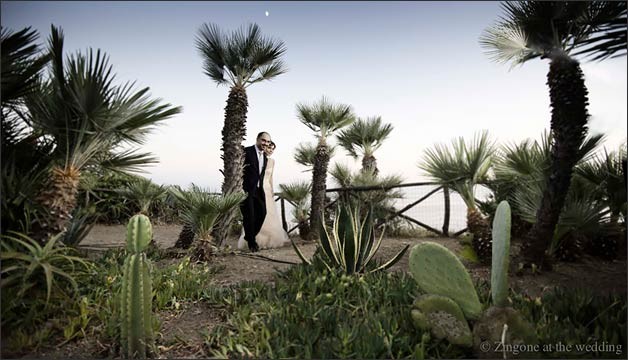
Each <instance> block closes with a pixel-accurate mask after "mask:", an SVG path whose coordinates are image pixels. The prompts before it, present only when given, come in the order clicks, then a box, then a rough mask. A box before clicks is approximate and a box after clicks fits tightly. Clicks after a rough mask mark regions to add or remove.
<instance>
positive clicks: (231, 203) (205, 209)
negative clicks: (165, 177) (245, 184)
mask: <svg viewBox="0 0 628 360" xmlns="http://www.w3.org/2000/svg"><path fill="white" fill-rule="evenodd" d="M170 191H171V193H172V194H173V195H174V196H175V197H176V198H177V200H178V201H179V203H180V206H181V209H182V211H181V220H182V221H183V223H184V225H187V226H189V227H190V228H191V229H192V231H193V232H194V235H195V236H196V239H197V244H196V248H195V249H194V258H195V259H198V260H207V256H208V255H209V254H210V253H211V250H210V248H211V242H212V236H211V232H212V230H213V228H214V225H215V224H216V221H217V220H219V219H220V218H221V217H224V216H226V215H227V214H229V213H230V212H231V211H232V210H233V209H235V208H237V207H238V205H239V204H240V203H241V202H242V201H243V200H244V199H245V198H246V194H244V193H243V192H242V191H239V192H236V193H232V194H227V195H223V196H220V195H213V194H212V193H211V192H210V191H209V190H208V189H203V188H202V187H199V186H197V185H194V184H192V186H191V188H190V189H189V190H188V191H181V189H180V188H174V187H173V188H171V190H170Z"/></svg>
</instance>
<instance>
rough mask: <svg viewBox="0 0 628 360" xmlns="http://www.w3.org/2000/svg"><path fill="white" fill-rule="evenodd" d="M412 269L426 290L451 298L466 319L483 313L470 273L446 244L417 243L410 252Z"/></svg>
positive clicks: (414, 275)
mask: <svg viewBox="0 0 628 360" xmlns="http://www.w3.org/2000/svg"><path fill="white" fill-rule="evenodd" d="M410 272H411V273H412V277H413V278H414V280H415V281H416V282H417V284H418V285H419V287H420V288H421V289H422V290H423V291H425V292H426V293H428V294H436V295H442V296H446V297H449V298H451V299H452V300H453V301H455V302H456V304H458V306H460V308H461V309H462V312H463V313H464V315H465V317H466V318H467V319H477V318H478V317H479V316H480V313H481V312H482V304H481V303H480V300H479V298H478V294H477V292H476V291H475V287H474V286H473V282H472V281H471V276H469V273H468V272H467V269H466V268H465V267H464V265H462V263H461V262H460V260H458V258H457V257H456V255H454V254H453V253H452V252H451V251H449V250H448V249H447V248H446V247H444V246H442V245H439V244H436V243H434V242H424V243H421V244H418V245H416V246H414V247H413V248H412V251H411V252H410Z"/></svg>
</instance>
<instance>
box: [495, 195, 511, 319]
mask: <svg viewBox="0 0 628 360" xmlns="http://www.w3.org/2000/svg"><path fill="white" fill-rule="evenodd" d="M509 263H510V206H509V205H508V202H507V201H502V202H500V203H499V206H498V207H497V211H496V212H495V219H494V220H493V257H492V266H491V296H492V297H493V304H494V305H495V306H500V307H503V306H507V305H508V303H507V301H506V300H507V298H508V265H509Z"/></svg>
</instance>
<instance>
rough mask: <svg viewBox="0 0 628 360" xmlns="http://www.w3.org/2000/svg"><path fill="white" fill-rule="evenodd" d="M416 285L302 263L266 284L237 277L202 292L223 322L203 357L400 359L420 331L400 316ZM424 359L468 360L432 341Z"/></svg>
mask: <svg viewBox="0 0 628 360" xmlns="http://www.w3.org/2000/svg"><path fill="white" fill-rule="evenodd" d="M416 292H417V288H416V284H415V282H414V281H412V279H411V278H409V277H408V276H407V275H405V274H404V273H386V272H376V273H368V274H365V275H359V276H348V275H346V274H345V273H344V272H343V271H341V270H339V269H334V270H333V271H329V270H326V269H325V267H324V265H322V264H320V263H315V264H314V266H306V265H304V264H300V265H296V266H293V267H291V268H290V269H289V270H287V271H285V272H283V273H280V274H278V275H277V276H276V279H275V282H274V286H272V287H271V286H268V285H266V284H263V283H260V282H245V283H241V284H239V285H237V286H236V287H233V288H223V289H221V290H218V289H215V290H213V291H211V292H208V293H207V294H206V299H207V300H208V301H209V302H210V303H211V304H212V306H216V307H219V308H221V309H223V311H224V314H225V316H226V323H225V324H224V325H223V324H220V325H218V326H216V327H215V328H213V329H212V331H211V333H210V334H209V336H208V338H207V346H208V348H209V351H210V354H209V356H211V357H220V358H225V357H228V358H233V357H242V356H247V357H253V358H302V359H309V358H315V359H329V358H347V357H349V358H361V359H376V358H389V359H391V358H406V357H413V356H414V355H415V345H416V344H419V343H420V342H421V339H422V338H423V334H424V333H423V332H421V331H417V330H416V329H415V328H414V326H413V324H412V320H411V318H410V317H409V316H407V314H408V313H409V312H410V310H411V306H412V301H413V299H414V296H415V295H414V294H415V293H416ZM423 351H424V354H425V357H426V358H440V357H449V358H452V357H453V358H457V357H468V355H469V353H468V352H467V351H466V350H464V349H460V348H457V347H454V346H452V345H449V344H445V343H443V342H438V341H429V342H426V343H425V344H424V349H423Z"/></svg>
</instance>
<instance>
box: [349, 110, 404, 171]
mask: <svg viewBox="0 0 628 360" xmlns="http://www.w3.org/2000/svg"><path fill="white" fill-rule="evenodd" d="M392 130H393V126H392V125H391V124H382V118H381V117H380V116H376V117H371V118H367V119H358V120H357V121H355V122H354V123H353V124H351V126H349V127H348V128H346V129H344V130H342V131H341V132H340V134H338V136H337V137H338V143H339V144H340V146H342V147H343V148H345V150H347V152H348V153H349V155H351V156H352V157H353V158H354V159H357V158H358V154H359V153H361V154H362V170H363V171H366V170H372V171H373V172H374V173H375V175H377V173H378V169H377V160H376V159H375V156H374V155H373V153H374V152H375V151H376V150H377V149H379V148H380V146H382V142H383V141H384V140H385V139H386V138H387V137H388V135H390V132H391V131H392Z"/></svg>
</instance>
